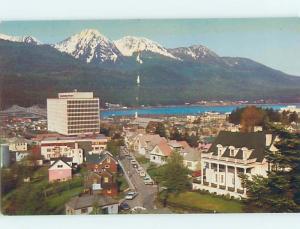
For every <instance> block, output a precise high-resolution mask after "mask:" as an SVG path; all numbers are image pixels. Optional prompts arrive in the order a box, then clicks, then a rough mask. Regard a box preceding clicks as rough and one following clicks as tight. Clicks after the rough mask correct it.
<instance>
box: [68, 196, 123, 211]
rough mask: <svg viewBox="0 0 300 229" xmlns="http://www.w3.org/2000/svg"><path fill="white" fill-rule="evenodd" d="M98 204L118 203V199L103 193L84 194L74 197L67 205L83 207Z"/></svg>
mask: <svg viewBox="0 0 300 229" xmlns="http://www.w3.org/2000/svg"><path fill="white" fill-rule="evenodd" d="M95 204H97V205H98V206H99V207H102V206H107V205H112V204H118V201H117V200H115V199H113V198H112V197H110V196H103V195H84V196H77V197H74V198H72V199H71V200H70V201H69V202H68V203H66V206H68V207H70V208H73V209H81V208H85V207H90V206H93V205H95Z"/></svg>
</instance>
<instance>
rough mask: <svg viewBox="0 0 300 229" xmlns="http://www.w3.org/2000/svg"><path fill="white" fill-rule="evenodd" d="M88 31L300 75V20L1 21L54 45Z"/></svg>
mask: <svg viewBox="0 0 300 229" xmlns="http://www.w3.org/2000/svg"><path fill="white" fill-rule="evenodd" d="M86 28H94V29H98V30H99V31H100V32H101V33H102V34H103V35H105V36H107V37H108V38H110V39H112V40H114V39H119V38H121V37H122V36H125V35H133V36H143V37H147V38H149V39H152V40H155V41H157V42H159V43H160V44H162V45H163V46H165V47H167V48H173V47H180V46H189V45H194V44H202V45H205V46H207V47H208V48H210V49H211V50H213V51H215V52H216V53H217V54H219V55H220V56H239V57H247V58H251V59H253V60H255V61H258V62H260V63H263V64H265V65H267V66H270V67H273V68H275V69H278V70H281V71H284V72H286V73H289V74H294V75H298V76H300V64H299V60H300V19H298V18H267V19H172V20H171V19H170V20H165V19H161V20H151V19H150V20H77V21H74V20H69V21H2V22H1V23H0V33H4V34H8V35H32V36H34V37H36V38H37V39H39V40H40V41H42V42H44V43H55V42H58V41H61V40H63V39H65V38H67V37H68V36H70V35H72V34H74V33H77V32H80V31H81V30H83V29H86Z"/></svg>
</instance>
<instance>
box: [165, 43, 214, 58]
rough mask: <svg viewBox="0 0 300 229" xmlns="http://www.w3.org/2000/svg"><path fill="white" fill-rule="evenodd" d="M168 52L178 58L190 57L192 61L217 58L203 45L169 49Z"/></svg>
mask: <svg viewBox="0 0 300 229" xmlns="http://www.w3.org/2000/svg"><path fill="white" fill-rule="evenodd" d="M169 51H170V52H171V53H172V54H173V55H174V56H178V57H181V58H183V57H190V58H192V59H194V60H199V59H201V58H206V57H218V55H217V54H216V53H214V52H213V51H211V50H210V49H208V48H207V47H205V46H203V45H193V46H190V47H180V48H174V49H169Z"/></svg>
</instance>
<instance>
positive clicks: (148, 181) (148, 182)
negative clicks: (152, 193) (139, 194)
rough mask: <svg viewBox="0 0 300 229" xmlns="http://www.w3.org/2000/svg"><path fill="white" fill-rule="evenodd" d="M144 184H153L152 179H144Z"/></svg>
mask: <svg viewBox="0 0 300 229" xmlns="http://www.w3.org/2000/svg"><path fill="white" fill-rule="evenodd" d="M144 184H145V185H153V184H154V181H153V180H144Z"/></svg>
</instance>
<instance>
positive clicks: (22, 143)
mask: <svg viewBox="0 0 300 229" xmlns="http://www.w3.org/2000/svg"><path fill="white" fill-rule="evenodd" d="M6 142H7V143H8V145H9V151H12V152H22V151H27V147H28V144H27V140H26V139H24V138H18V137H13V138H9V139H7V140H6Z"/></svg>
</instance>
